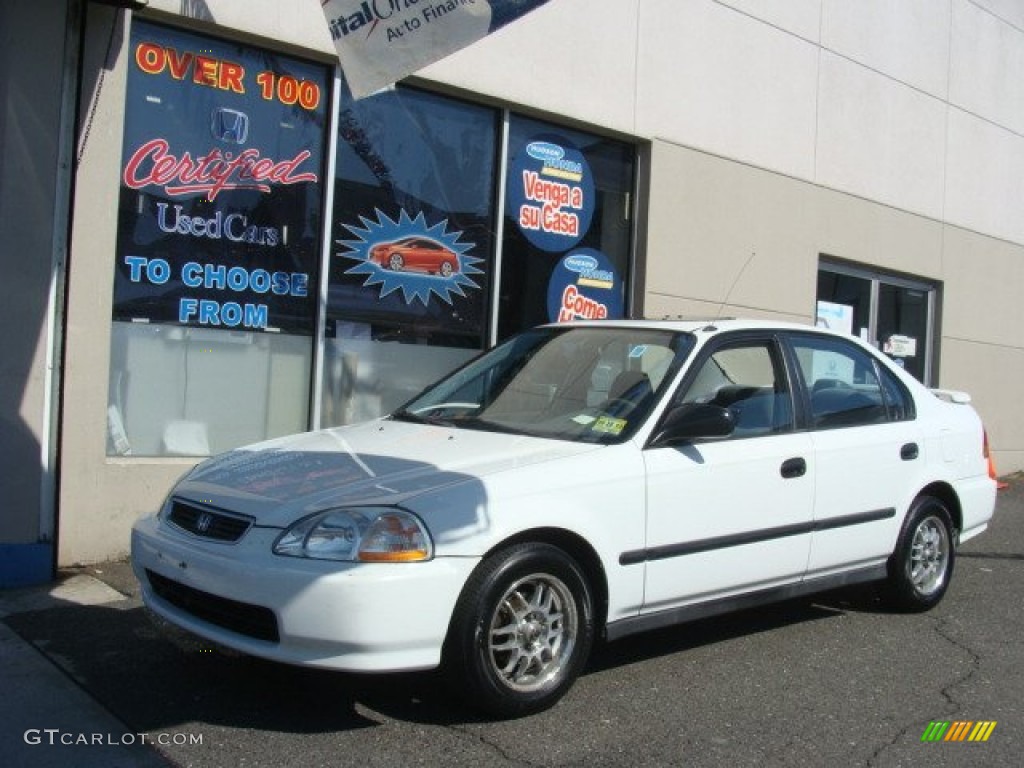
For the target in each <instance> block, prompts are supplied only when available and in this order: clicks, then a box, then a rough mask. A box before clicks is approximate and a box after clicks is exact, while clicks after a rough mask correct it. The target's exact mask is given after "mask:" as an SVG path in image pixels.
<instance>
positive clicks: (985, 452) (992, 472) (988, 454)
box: [981, 430, 1006, 490]
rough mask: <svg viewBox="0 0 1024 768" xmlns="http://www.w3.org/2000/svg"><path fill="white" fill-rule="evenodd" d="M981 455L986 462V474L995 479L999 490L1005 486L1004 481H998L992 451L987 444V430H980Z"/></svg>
mask: <svg viewBox="0 0 1024 768" xmlns="http://www.w3.org/2000/svg"><path fill="white" fill-rule="evenodd" d="M981 455H982V456H984V457H985V461H987V462H988V476H989V477H991V478H992V479H993V480H994V481H995V483H996V488H999V489H1000V490H1001V489H1003V488H1005V487H1006V483H1001V482H999V476H998V475H997V474H996V463H995V462H994V461H993V460H992V451H991V450H990V449H989V446H988V430H982V431H981Z"/></svg>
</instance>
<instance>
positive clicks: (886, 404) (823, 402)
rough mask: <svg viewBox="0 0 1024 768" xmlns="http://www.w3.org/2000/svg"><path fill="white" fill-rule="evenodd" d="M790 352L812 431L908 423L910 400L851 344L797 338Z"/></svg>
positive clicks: (821, 338) (886, 372) (807, 337)
mask: <svg viewBox="0 0 1024 768" xmlns="http://www.w3.org/2000/svg"><path fill="white" fill-rule="evenodd" d="M793 349H794V351H795V352H796V357H797V361H798V362H799V369H800V375H801V377H802V378H803V382H804V386H805V387H806V388H807V393H808V395H809V397H810V406H811V423H812V426H813V427H815V428H816V429H832V428H837V427H858V426H864V425H867V424H881V423H884V422H887V421H896V420H899V419H903V418H908V416H907V415H906V414H907V412H908V410H911V409H910V407H909V405H908V404H909V402H910V396H909V394H907V392H906V390H905V389H904V388H903V387H902V385H901V384H900V383H899V382H898V381H896V379H895V377H892V376H891V374H889V372H888V371H884V370H882V369H881V368H880V366H879V365H878V364H877V362H876V361H875V359H874V358H873V357H872V356H871V355H870V354H868V353H867V352H866V351H865V350H863V349H861V348H860V347H858V346H857V345H856V344H853V343H852V342H847V341H845V340H843V339H837V338H830V337H817V336H797V337H794V338H793ZM880 371H881V373H880ZM880 376H881V378H880Z"/></svg>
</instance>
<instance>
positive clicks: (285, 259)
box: [0, 0, 1024, 586]
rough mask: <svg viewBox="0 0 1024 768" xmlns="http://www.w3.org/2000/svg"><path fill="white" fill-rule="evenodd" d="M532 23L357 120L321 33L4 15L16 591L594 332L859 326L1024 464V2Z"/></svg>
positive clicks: (597, 9) (841, 2)
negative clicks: (156, 514)
mask: <svg viewBox="0 0 1024 768" xmlns="http://www.w3.org/2000/svg"><path fill="white" fill-rule="evenodd" d="M395 2H397V0H377V1H376V2H373V0H367V2H364V3H360V2H353V3H352V6H353V8H354V9H355V10H354V11H353V16H352V19H351V21H352V24H351V25H350V26H352V27H353V30H354V31H357V32H359V33H360V34H380V35H384V34H387V35H393V36H395V37H396V38H398V37H400V35H401V29H393V28H391V27H389V25H388V18H389V16H388V14H389V11H388V9H389V7H390V6H393V5H394V4H395ZM473 2H480V3H482V2H483V0H463V2H462V3H461V4H462V5H465V4H467V3H469V4H472V3H473ZM402 4H405V5H410V4H411V5H416V6H418V7H421V8H420V14H421V18H422V23H430V19H431V14H433V15H434V16H435V17H436V16H437V15H439V14H443V13H445V12H446V11H445V9H446V8H448V7H449V6H453V5H459V4H460V3H453V2H452V0H418V1H417V2H406V1H405V0H402ZM523 4H524V5H526V6H538V7H536V8H535V9H533V10H530V11H529V12H528V13H527V14H526V15H525V16H523V17H522V18H519V19H517V20H515V21H513V22H511V23H509V24H507V25H506V26H503V27H502V28H500V29H498V30H497V31H495V32H494V33H493V34H491V35H489V36H487V37H485V38H484V39H482V40H480V41H478V42H475V43H473V44H471V45H469V46H468V47H466V48H464V49H463V50H461V51H459V52H457V53H455V54H453V55H451V56H448V57H446V58H444V59H442V60H440V61H438V62H436V63H434V64H431V65H429V66H427V67H425V68H423V69H421V70H419V71H417V72H415V73H414V74H413V75H412V76H409V77H407V78H405V79H403V80H401V81H400V82H399V83H398V84H396V85H394V86H392V87H387V88H384V89H382V90H380V91H377V92H375V93H373V94H371V95H369V96H367V97H365V98H360V99H355V98H353V97H352V95H351V94H350V91H349V86H348V84H347V82H346V81H345V78H344V76H343V74H342V71H341V68H340V65H339V62H338V58H337V54H336V53H335V48H334V43H333V42H332V38H331V29H329V27H328V24H327V23H326V20H325V16H324V13H323V12H322V10H321V7H320V3H318V2H317V1H316V0H246V1H245V2H239V1H238V0H187V1H185V0H148V2H144V1H142V0H139V1H138V2H132V1H131V0H104V1H103V2H100V1H98V0H5V2H4V3H3V4H2V6H0V36H2V40H3V42H2V45H0V107H2V110H0V114H2V117H0V147H2V155H0V158H2V159H0V275H2V278H3V279H2V281H0V285H2V288H0V290H2V297H3V298H2V301H0V317H2V319H3V326H4V327H5V328H6V329H7V332H6V333H5V334H4V336H3V338H2V340H0V348H2V350H3V359H4V365H3V368H2V372H0V394H2V398H0V403H2V418H3V431H2V434H0V455H2V467H3V470H2V473H0V478H2V495H0V499H2V505H3V508H2V514H0V586H13V585H19V584H27V583H32V582H38V581H45V580H47V579H49V578H50V577H51V576H52V574H53V571H54V568H56V567H58V566H67V565H72V564H76V563H90V562H98V561H102V560H105V559H109V558H117V557H121V556H124V555H125V554H126V553H127V551H128V546H129V531H130V528H131V525H132V522H133V521H134V520H135V519H136V518H137V517H139V516H140V515H142V514H145V513H148V512H151V511H153V510H155V509H156V508H157V507H158V506H159V505H160V503H161V502H162V500H163V498H164V496H165V495H166V493H167V491H168V489H169V488H170V486H171V485H172V484H173V483H174V481H175V480H176V479H177V478H178V477H180V476H181V475H182V474H183V473H184V472H186V471H187V470H188V469H189V468H190V467H192V466H193V465H194V464H195V463H196V462H197V461H198V460H200V459H201V458H202V457H204V456H208V455H211V454H214V453H217V452H220V451H224V450H226V449H229V448H232V447H235V446H239V445H244V444H247V443H252V442H256V441H259V440H263V439H265V438H269V437H274V436H278V435H283V434H287V433H291V432H296V431H301V430H304V429H309V428H318V427H326V426H334V425H340V424H347V423H353V422H357V421H361V420H365V419H369V418H374V417H376V416H378V415H381V414H383V413H386V412H387V411H388V410H389V409H391V408H393V407H395V406H397V405H399V404H401V403H402V402H404V401H405V400H406V399H408V398H409V397H410V396H411V395H412V394H413V393H415V392H416V391H417V390H418V389H420V388H421V387H422V386H424V385H426V384H428V383H430V382H431V381H433V380H435V379H436V378H437V377H439V376H440V375H442V374H443V373H445V372H446V371H448V370H450V369H452V368H453V367H455V366H457V365H459V364H460V363H462V362H463V361H465V360H467V359H468V358H470V357H471V356H473V355H474V354H476V353H478V352H479V351H481V350H483V349H486V348H487V347H489V346H492V345H494V344H495V343H497V342H498V341H500V340H502V339H504V338H506V337H508V336H509V335H511V334H513V333H515V332H517V331H520V330H522V329H525V328H528V327H531V326H533V325H536V324H539V323H546V322H559V321H564V320H569V319H576V318H603V317H610V318H616V317H650V318H663V317H677V316H680V317H695V316H696V317H712V318H713V317H723V316H754V317H760V318H770V319H777V320H784V321H797V322H803V323H810V324H815V323H818V324H827V325H830V326H833V327H837V328H840V329H843V330H845V331H847V332H849V333H852V334H854V335H858V336H860V337H862V338H864V339H866V340H868V341H870V342H872V343H874V344H876V345H877V346H878V347H879V348H880V349H881V350H883V351H884V352H885V353H886V354H888V355H890V356H891V357H893V358H894V359H896V360H897V361H898V362H899V363H900V364H901V365H903V366H904V367H905V368H906V369H907V370H908V371H909V372H911V373H912V374H913V375H914V376H915V377H917V378H919V379H920V380H922V381H923V382H925V383H926V384H928V385H930V386H933V387H944V388H950V389H959V390H966V391H968V392H970V393H971V395H972V396H973V400H974V404H975V407H976V408H977V409H978V411H979V412H980V414H981V415H982V418H983V419H984V421H985V423H986V426H987V429H988V435H989V440H990V443H991V447H992V450H993V457H994V461H995V464H996V466H997V468H998V470H999V472H1000V473H1001V474H1006V473H1009V472H1012V471H1016V470H1020V469H1022V468H1024V409H1021V408H1020V406H1019V404H1018V402H1017V399H1018V393H1019V391H1020V388H1021V381H1024V302H1022V301H1021V298H1020V294H1021V290H1022V288H1024V88H1022V87H1021V83H1022V82H1024V2H1021V0H902V1H901V2H890V1H889V0H862V1H860V2H849V1H848V0H785V1H779V0H549V1H548V2H546V3H538V2H530V1H529V0H524V3H523ZM357 13H358V14H364V13H365V14H367V16H366V18H365V19H363V18H362V17H360V18H356V15H355V14H357ZM371 17H372V19H371ZM364 22H365V23H364ZM335 31H336V32H337V30H335ZM61 52H63V55H61Z"/></svg>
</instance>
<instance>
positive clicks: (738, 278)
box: [715, 251, 757, 320]
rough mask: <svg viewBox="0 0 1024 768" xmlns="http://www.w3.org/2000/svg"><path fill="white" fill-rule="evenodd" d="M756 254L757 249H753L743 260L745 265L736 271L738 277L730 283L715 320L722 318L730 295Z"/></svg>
mask: <svg viewBox="0 0 1024 768" xmlns="http://www.w3.org/2000/svg"><path fill="white" fill-rule="evenodd" d="M755 256H757V251H751V252H750V255H749V256H747V260H746V261H745V262H743V266H742V267H740V271H739V272H737V273H736V277H734V278H733V280H732V285H730V286H729V290H728V291H726V292H725V298H724V299H722V303H721V304H719V305H718V311H717V312H716V313H715V320H719V319H721V317H722V310H723V309H725V305H726V304H728V303H729V297H730V296H732V291H733V288H735V287H736V284H737V283H738V282H739V281H740V278H741V277H743V273H744V272H746V271H747V267H749V266H750V262H752V261H753V260H754V257H755Z"/></svg>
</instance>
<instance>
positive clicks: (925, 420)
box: [132, 320, 996, 716]
mask: <svg viewBox="0 0 1024 768" xmlns="http://www.w3.org/2000/svg"><path fill="white" fill-rule="evenodd" d="M969 401H970V398H969V397H967V395H965V394H963V393H959V392H951V391H937V390H928V389H926V388H925V387H923V386H922V385H921V384H919V383H918V382H917V381H916V380H914V379H913V378H912V377H910V376H909V375H907V374H906V373H904V371H903V370H902V369H901V368H900V367H899V366H897V365H895V364H893V363H892V361H890V360H889V359H887V358H886V357H885V356H883V355H881V354H879V353H878V352H876V351H875V350H874V349H873V348H872V347H870V346H868V345H866V344H863V343H861V342H860V341H859V340H858V339H855V338H852V337H850V336H844V335H839V334H836V333H833V332H829V331H824V330H819V329H815V328H810V327H804V326H799V325H785V324H776V323H764V322H757V321H738V320H715V321H701V322H681V321H680V322H646V321H645V322H641V321H633V322H609V321H602V322H596V323H577V324H568V325H559V326H550V327H542V328H538V329H535V330H531V331H528V332H526V333H523V334H521V335H519V336H516V337H514V338H512V339H510V340H508V341H507V342H505V343H503V344H501V345H499V346H498V347H496V348H494V349H492V350H490V351H489V352H486V353H485V354H483V355H482V356H480V357H478V358H477V359H476V360H474V361H472V362H470V363H469V364H468V365H466V366H465V367H463V368H461V369H460V370H458V371H456V372H455V373H453V374H452V375H451V376H449V377H448V378H446V379H444V380H442V381H441V382H440V383H438V384H436V385H434V386H433V387H431V388H429V389H428V390H426V391H425V392H424V393H423V394H421V395H420V396H418V397H417V398H415V399H414V400H412V401H411V402H409V403H408V404H407V405H405V406H404V407H403V408H401V409H400V410H398V411H396V412H394V413H392V414H390V415H389V416H387V417H385V418H382V419H379V420H376V421H372V422H368V423H364V424H358V425H353V426H347V427H340V428H335V429H326V430H322V431H319V432H312V433H307V434H301V435H295V436H292V437H286V438H281V439H276V440H271V441H269V442H265V443H261V444H259V445H254V446H249V447H246V448H239V449H237V450H234V451H231V452H229V453H227V454H224V455H221V456H217V457H214V458H212V459H210V460H208V461H205V462H203V463H201V464H199V465H198V466H197V467H196V468H195V469H194V470H192V471H191V472H190V473H189V474H188V475H187V476H186V477H184V478H183V479H182V480H181V481H180V482H179V483H178V484H177V486H176V487H175V488H174V489H173V490H172V491H171V493H170V495H169V497H168V498H167V501H166V502H165V504H164V505H163V507H162V508H161V509H160V510H159V511H158V512H157V514H155V515H152V516H149V517H145V518H143V519H141V520H139V521H138V523H137V524H136V525H135V528H134V531H133V535H132V561H133V564H134V568H135V572H136V574H137V576H138V578H139V581H140V583H141V585H142V593H143V597H144V599H145V602H146V604H147V605H148V606H149V607H150V608H151V609H152V610H153V611H154V612H155V613H157V614H158V615H159V616H161V617H163V618H164V619H166V620H168V621H169V622H171V623H173V624H175V625H178V626H179V627H182V628H184V629H186V630H188V631H190V632H191V633H194V634H196V635H199V636H201V637H203V638H206V639H207V640H210V641H213V642H216V643H219V644H221V645H224V646H228V647H230V648H233V649H236V650H240V651H243V652H246V653H249V654H254V655H256V656H261V657H265V658H268V659H274V660H277V661H281V662H286V663H290V664H299V665H306V666H313V667H323V668H328V669H339V670H356V671H364V672H378V671H379V672H383V671H397V670H417V669H429V668H434V667H438V666H440V667H442V668H443V669H444V671H445V672H446V674H447V675H448V676H449V678H450V679H451V680H453V681H455V689H456V690H457V691H458V692H459V693H461V694H462V695H464V696H465V697H466V698H467V699H468V700H469V701H470V702H471V703H472V704H474V705H476V706H478V707H480V708H482V709H484V710H487V711H489V712H491V713H493V714H496V715H499V716H517V715H524V714H528V713H532V712H536V711H539V710H541V709H544V708H545V707H548V706H550V705H552V704H553V703H555V702H556V701H557V700H558V699H559V698H560V697H561V696H562V695H563V694H565V692H566V691H567V690H568V688H569V687H570V686H571V685H572V683H573V681H574V679H575V678H576V677H577V675H579V673H580V671H581V670H582V669H583V668H584V665H585V664H586V662H587V656H588V654H589V652H590V649H591V646H592V644H593V642H594V641H595V640H597V639H599V638H600V639H606V640H614V639H616V638H620V637H623V636H625V635H629V634H632V633H635V632H640V631H643V630H647V629H651V628H654V627H662V626H665V625H668V624H674V623H678V622H683V621H687V620H690V619H695V618H700V617H706V616H711V615H714V614H719V613H722V612H725V611H729V610H734V609H737V608H742V607H746V606H750V605H753V604H759V603H764V602H768V601H773V600H780V599H784V598H789V597H793V596H796V595H801V594H805V593H810V592H814V591H819V590H823V589H827V588H831V587H835V586H839V585H845V584H852V583H856V582H866V581H879V582H883V584H884V587H885V590H884V591H885V594H886V595H887V596H888V597H889V599H890V600H891V601H892V602H893V604H895V605H896V606H899V607H901V608H904V609H908V610H923V609H927V608H930V607H932V606H933V605H935V604H936V603H937V602H938V601H939V600H940V599H941V598H942V596H943V594H944V593H945V591H946V589H947V587H948V586H949V583H950V579H951V577H952V574H953V565H954V560H955V554H956V548H957V545H958V544H959V543H960V542H962V541H964V540H966V539H968V538H970V537H972V536H975V535H977V534H979V533H981V532H982V531H983V530H985V528H986V526H987V524H988V521H989V519H990V518H991V516H992V511H993V507H994V504H995V488H996V486H995V482H994V480H993V478H992V477H990V476H989V466H990V464H989V463H988V462H987V459H986V451H987V449H986V446H985V437H984V432H983V429H982V425H981V423H980V421H979V418H978V416H977V414H976V413H975V411H974V410H973V408H972V407H971V406H970V405H969Z"/></svg>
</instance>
